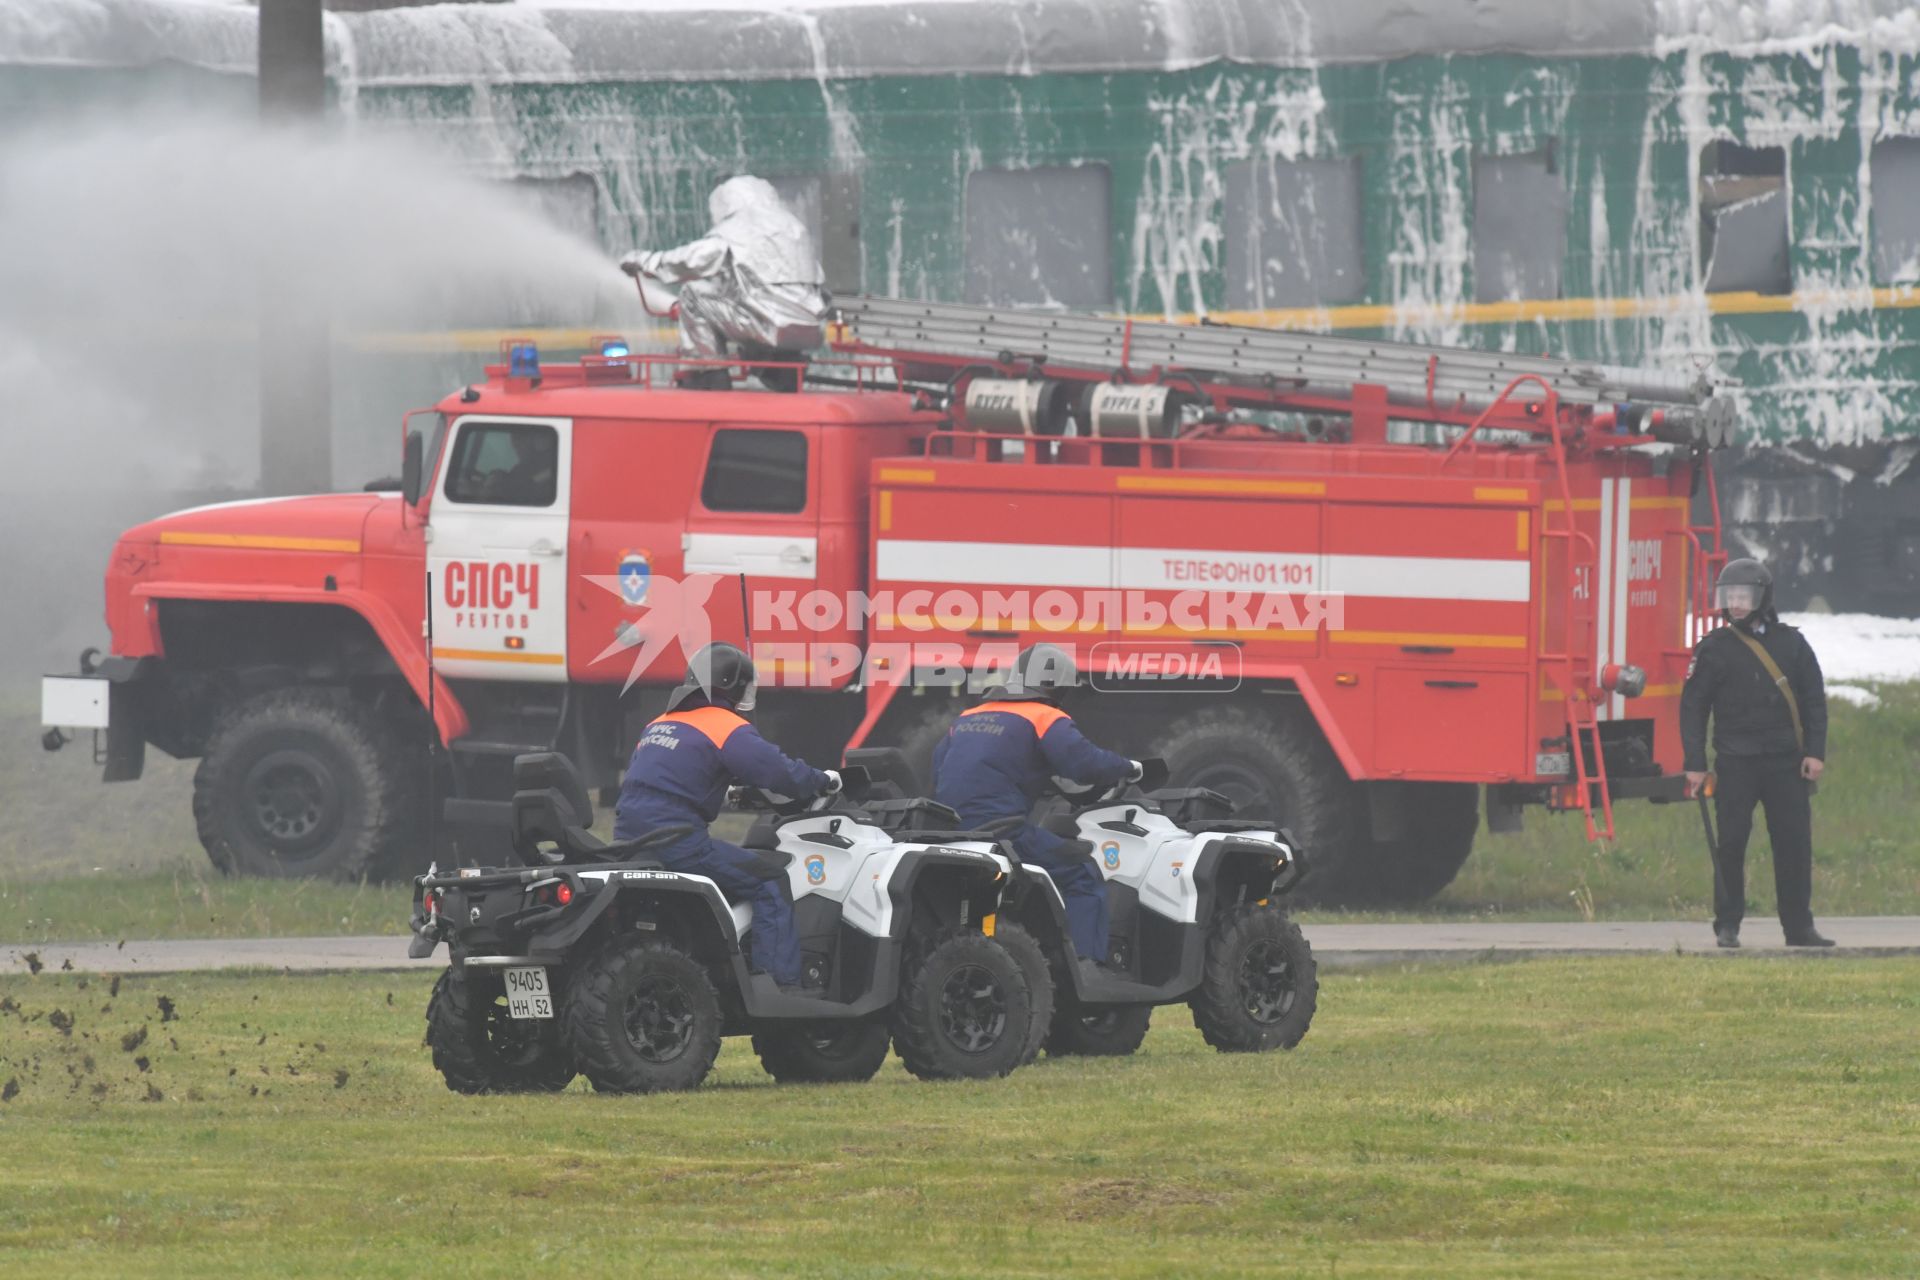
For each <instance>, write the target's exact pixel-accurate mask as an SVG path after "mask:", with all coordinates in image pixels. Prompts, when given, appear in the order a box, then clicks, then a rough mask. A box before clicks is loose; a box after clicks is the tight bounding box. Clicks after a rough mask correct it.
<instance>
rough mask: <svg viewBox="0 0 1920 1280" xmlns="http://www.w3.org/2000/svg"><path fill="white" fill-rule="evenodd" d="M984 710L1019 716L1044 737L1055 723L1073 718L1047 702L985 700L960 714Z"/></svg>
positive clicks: (976, 713) (967, 714) (977, 712)
mask: <svg viewBox="0 0 1920 1280" xmlns="http://www.w3.org/2000/svg"><path fill="white" fill-rule="evenodd" d="M983 711H1000V712H1004V713H1006V714H1007V715H1010V716H1019V717H1020V718H1021V719H1022V720H1025V721H1026V722H1027V723H1028V724H1030V725H1032V726H1033V731H1034V733H1035V734H1037V735H1038V736H1040V737H1043V738H1044V737H1046V735H1047V730H1049V729H1051V728H1053V726H1054V725H1056V724H1059V723H1060V722H1061V721H1062V720H1071V719H1073V717H1072V716H1070V715H1068V714H1067V713H1066V712H1064V711H1062V710H1061V709H1060V708H1058V707H1056V706H1053V705H1052V704H1050V703H1045V702H983V703H981V704H980V705H979V706H977V707H968V708H967V709H966V710H965V711H962V712H961V713H960V714H961V715H963V716H971V715H978V714H979V713H981V712H983Z"/></svg>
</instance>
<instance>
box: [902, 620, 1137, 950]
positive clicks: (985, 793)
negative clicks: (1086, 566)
mask: <svg viewBox="0 0 1920 1280" xmlns="http://www.w3.org/2000/svg"><path fill="white" fill-rule="evenodd" d="M1075 680H1076V675H1075V671H1074V666H1073V659H1072V658H1071V657H1070V656H1069V655H1068V654H1067V652H1066V651H1065V650H1064V649H1061V648H1059V647H1057V646H1055V645H1049V644H1041V645H1034V646H1033V647H1032V648H1030V649H1027V650H1025V651H1023V652H1022V653H1021V654H1020V657H1019V658H1018V659H1017V660H1016V661H1015V663H1014V666H1013V670H1012V671H1011V672H1010V673H1009V674H1008V677H1007V681H1006V683H1005V685H1004V686H1002V687H1000V688H997V689H993V690H990V691H989V692H988V695H987V701H985V702H982V703H981V704H980V705H979V706H977V707H973V708H971V709H969V710H967V711H963V712H961V713H960V717H959V719H957V720H955V721H954V722H953V727H952V728H950V729H948V730H947V736H946V737H945V738H943V739H941V740H940V743H939V744H938V745H937V746H935V747H934V750H933V795H934V799H936V800H938V801H939V802H940V803H941V804H944V805H947V806H948V807H950V808H951V809H953V811H954V812H956V813H958V814H959V815H960V820H961V821H962V822H964V823H966V824H967V825H969V826H979V825H981V824H983V823H988V822H993V821H996V820H998V819H1003V818H1015V817H1017V818H1023V819H1024V818H1026V817H1027V816H1028V815H1029V813H1031V811H1032V809H1033V806H1034V802H1035V801H1037V800H1039V799H1040V797H1041V796H1043V795H1045V794H1046V791H1047V788H1048V785H1049V782H1050V781H1051V779H1052V778H1053V777H1054V776H1056V775H1058V776H1060V777H1063V778H1067V779H1069V780H1071V781H1073V782H1079V783H1084V784H1087V785H1090V786H1097V785H1103V784H1109V783H1114V782H1119V781H1121V780H1123V779H1138V778H1139V777H1140V776H1141V768H1140V765H1139V763H1138V762H1137V761H1134V760H1129V759H1128V758H1127V757H1125V756H1123V755H1118V754H1116V753H1115V752H1112V751H1108V750H1106V749H1105V748H1103V747H1098V746H1095V745H1094V744H1093V743H1092V742H1089V741H1088V740H1087V738H1086V737H1085V735H1083V734H1082V733H1081V732H1080V730H1079V729H1078V728H1076V727H1075V726H1074V723H1073V717H1072V716H1069V715H1068V714H1067V713H1066V712H1065V711H1062V710H1061V709H1060V708H1059V707H1058V706H1056V705H1054V702H1055V699H1056V698H1057V697H1058V696H1059V693H1060V691H1061V689H1063V688H1071V687H1072V686H1073V684H1074V683H1075ZM1012 843H1013V847H1014V850H1015V851H1016V852H1017V853H1019V855H1020V856H1021V857H1022V858H1023V859H1025V860H1026V861H1028V862H1031V863H1033V864H1034V865H1036V866H1039V867H1043V868H1045V869H1046V871H1047V874H1048V875H1050V876H1052V877H1053V882H1054V884H1056V885H1058V886H1059V888H1060V895H1061V897H1062V898H1063V899H1064V900H1065V905H1066V911H1067V930H1068V932H1069V934H1070V935H1071V936H1072V938H1073V949H1074V951H1075V953H1076V954H1077V955H1078V956H1079V957H1080V959H1081V960H1083V961H1087V962H1091V963H1095V964H1105V963H1106V960H1107V882H1106V878H1105V877H1104V876H1102V875H1101V873H1100V869H1099V868H1098V867H1097V866H1096V865H1095V864H1094V860H1093V851H1092V849H1091V848H1089V847H1088V845H1087V843H1086V842H1085V841H1084V840H1073V839H1069V838H1067V837H1064V836H1059V835H1055V834H1054V833H1053V832H1051V831H1048V830H1046V829H1045V828H1043V827H1039V826H1036V825H1034V824H1033V823H1032V822H1030V821H1029V822H1026V823H1025V824H1024V825H1023V826H1021V827H1020V829H1019V830H1018V831H1017V832H1015V834H1014V835H1013V837H1012Z"/></svg>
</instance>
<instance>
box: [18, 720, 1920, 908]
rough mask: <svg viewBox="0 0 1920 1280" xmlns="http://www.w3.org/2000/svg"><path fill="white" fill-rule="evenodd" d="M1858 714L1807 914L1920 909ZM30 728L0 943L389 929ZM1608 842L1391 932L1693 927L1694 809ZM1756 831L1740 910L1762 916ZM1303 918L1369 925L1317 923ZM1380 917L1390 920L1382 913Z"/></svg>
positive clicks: (1919, 724) (1660, 817) (1825, 818)
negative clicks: (1425, 927)
mask: <svg viewBox="0 0 1920 1280" xmlns="http://www.w3.org/2000/svg"><path fill="white" fill-rule="evenodd" d="M1880 692H1881V695H1882V698H1883V704H1882V705H1881V706H1880V707H1878V708H1876V709H1874V710H1871V711H1867V710H1862V709H1860V708H1856V707H1852V706H1848V705H1844V704H1839V703H1836V704H1835V705H1834V707H1833V709H1832V714H1833V728H1832V734H1831V756H1832V768H1831V771H1830V772H1829V773H1828V775H1827V779H1826V781H1825V782H1823V783H1822V785H1821V792H1820V795H1819V797H1818V798H1817V799H1816V801H1815V804H1814V838H1815V860H1814V908H1815V910H1816V911H1817V912H1820V913H1824V914H1831V915H1897V914H1910V913H1920V785H1916V783H1915V779H1916V778H1917V777H1920V685H1895V686H1884V687H1882V688H1881V690H1880ZM34 725H35V720H34V717H32V716H29V715H26V714H24V713H16V714H15V715H13V716H11V717H0V940H4V941H21V942H44V941H51V940H61V941H79V940H85V939H93V938H108V939H112V938H120V937H169V936H172V937H195V936H232V935H241V934H251V935H264V934H272V933H281V934H287V933H296V934H298V933H310V934H312V933H368V932H386V931H393V930H398V929H401V928H402V927H403V925H404V916H405V911H406V906H405V893H404V890H398V891H397V890H395V889H393V888H390V887H389V888H381V887H377V886H376V887H374V888H370V889H368V890H365V891H362V890H360V889H359V888H358V887H357V886H351V885H347V886H342V885H326V884H279V883H273V882H244V881H228V880H224V879H223V878H222V877H220V876H219V875H218V874H217V873H216V872H215V871H214V870H213V869H212V867H211V866H210V865H209V864H208V863H207V860H206V855H205V854H203V853H202V852H201V851H200V848H199V845H198V844H197V843H196V842H195V840H194V837H193V832H192V827H191V824H190V822H189V820H188V797H189V795H190V786H191V777H192V765H191V763H183V762H179V761H172V760H167V759H165V758H164V757H160V756H159V755H158V753H155V752H149V767H148V776H147V777H145V778H143V779H141V780H140V781H139V782H135V783H126V784H120V785H116V786H110V787H109V786H102V785H101V784H100V783H99V782H97V781H96V780H95V779H96V778H97V771H96V770H95V769H94V768H92V767H91V765H90V764H89V763H88V762H87V761H86V760H85V759H84V758H83V757H84V753H83V751H82V748H81V744H76V745H75V746H73V747H69V748H68V749H67V750H66V751H64V752H62V753H60V754H58V755H52V756H49V755H47V754H45V753H44V752H42V751H41V750H40V749H39V747H38V745H37V744H36V742H35V738H36V736H37V733H36V730H35V727H34ZM1618 830H1619V835H1618V838H1617V839H1616V840H1614V841H1613V842H1611V843H1609V844H1605V845H1595V844H1589V843H1588V842H1587V840H1586V839H1585V836H1584V834H1583V832H1582V830H1581V828H1580V824H1579V820H1578V819H1577V818H1576V817H1574V816H1572V815H1562V816H1556V815H1549V814H1547V813H1545V812H1544V811H1540V810H1530V811H1529V812H1528V814H1527V830H1526V831H1524V832H1523V833H1521V834H1519V835H1514V836H1495V835H1489V834H1486V833H1484V832H1483V833H1482V834H1481V836H1480V838H1479V841H1478V844H1477V847H1476V849H1475V851H1474V854H1473V856H1472V858H1470V859H1469V860H1468V862H1467V865H1466V868H1465V869H1464V870H1463V871H1462V872H1461V874H1460V877H1459V879H1458V880H1456V881H1455V882H1454V883H1453V884H1452V885H1451V886H1449V887H1448V889H1447V890H1446V891H1445V892H1444V893H1443V894H1441V895H1440V897H1439V898H1437V899H1435V900H1434V901H1433V902H1432V903H1430V904H1428V906H1427V907H1426V908H1425V909H1423V910H1421V911H1419V912H1417V913H1403V914H1402V915H1401V916H1400V917H1397V918H1407V919H1435V918H1440V919H1448V918H1461V917H1469V916H1471V917H1485V918H1509V919H1580V918H1582V917H1583V916H1588V915H1591V916H1592V917H1593V918H1598V919H1609V918H1611V919H1646V918H1668V917H1679V918H1691V917H1704V916H1705V915H1706V914H1708V912H1709V908H1710V902H1711V897H1712V878H1711V873H1710V871H1709V870H1708V865H1707V859H1706V852H1705V842H1704V839H1703V837H1702V835H1701V832H1700V818H1699V814H1698V812H1697V811H1696V810H1695V809H1694V808H1693V806H1691V805H1668V806H1664V807H1662V806H1654V805H1648V804H1639V803H1636V804H1630V805H1626V806H1623V807H1622V808H1621V809H1620V811H1619V813H1618ZM1767 857H1768V846H1767V839H1766V833H1765V829H1764V824H1761V827H1760V829H1759V830H1756V832H1755V834H1754V839H1753V844H1752V850H1751V857H1750V860H1749V872H1748V877H1747V891H1748V896H1749V898H1750V900H1751V903H1752V907H1751V911H1750V914H1753V915H1756V916H1765V915H1769V914H1771V912H1772V903H1773V882H1772V875H1771V872H1770V870H1769V868H1768V863H1767ZM1306 918H1307V919H1343V920H1344V919H1377V918H1382V917H1380V916H1379V915H1377V914H1376V915H1370V916H1354V915H1347V914H1345V913H1317V914H1316V915H1312V916H1308V917H1306ZM1389 918H1394V917H1389Z"/></svg>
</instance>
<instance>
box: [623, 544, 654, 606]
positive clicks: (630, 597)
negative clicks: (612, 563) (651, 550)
mask: <svg viewBox="0 0 1920 1280" xmlns="http://www.w3.org/2000/svg"><path fill="white" fill-rule="evenodd" d="M652 585H653V560H652V558H651V557H650V556H648V555H647V553H646V552H644V551H622V552H621V553H620V598H621V599H622V600H625V601H626V602H627V603H628V604H635V605H638V604H645V603H646V602H647V588H648V587H650V586H652Z"/></svg>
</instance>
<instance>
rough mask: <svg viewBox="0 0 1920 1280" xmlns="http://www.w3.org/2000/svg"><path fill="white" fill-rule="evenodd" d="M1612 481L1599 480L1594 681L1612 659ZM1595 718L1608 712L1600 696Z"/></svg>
mask: <svg viewBox="0 0 1920 1280" xmlns="http://www.w3.org/2000/svg"><path fill="white" fill-rule="evenodd" d="M1615 505H1616V504H1615V503H1614V500H1613V481H1612V480H1608V479H1603V480H1601V481H1600V537H1599V539H1598V541H1596V542H1595V544H1594V551H1595V552H1596V553H1597V554H1598V557H1599V561H1600V563H1599V564H1598V565H1597V566H1596V567H1595V569H1594V574H1595V577H1596V578H1597V581H1595V582H1594V584H1593V598H1592V600H1591V601H1589V603H1590V604H1591V605H1592V606H1593V682H1594V683H1595V684H1598V683H1600V673H1601V672H1602V671H1604V670H1606V666H1607V663H1609V662H1611V661H1612V660H1613V513H1614V507H1615ZM1593 711H1594V716H1595V718H1596V719H1598V718H1602V717H1605V716H1606V715H1607V714H1608V713H1609V707H1608V704H1607V700H1606V699H1605V698H1601V699H1599V700H1598V701H1596V702H1595V703H1594V707H1593Z"/></svg>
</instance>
